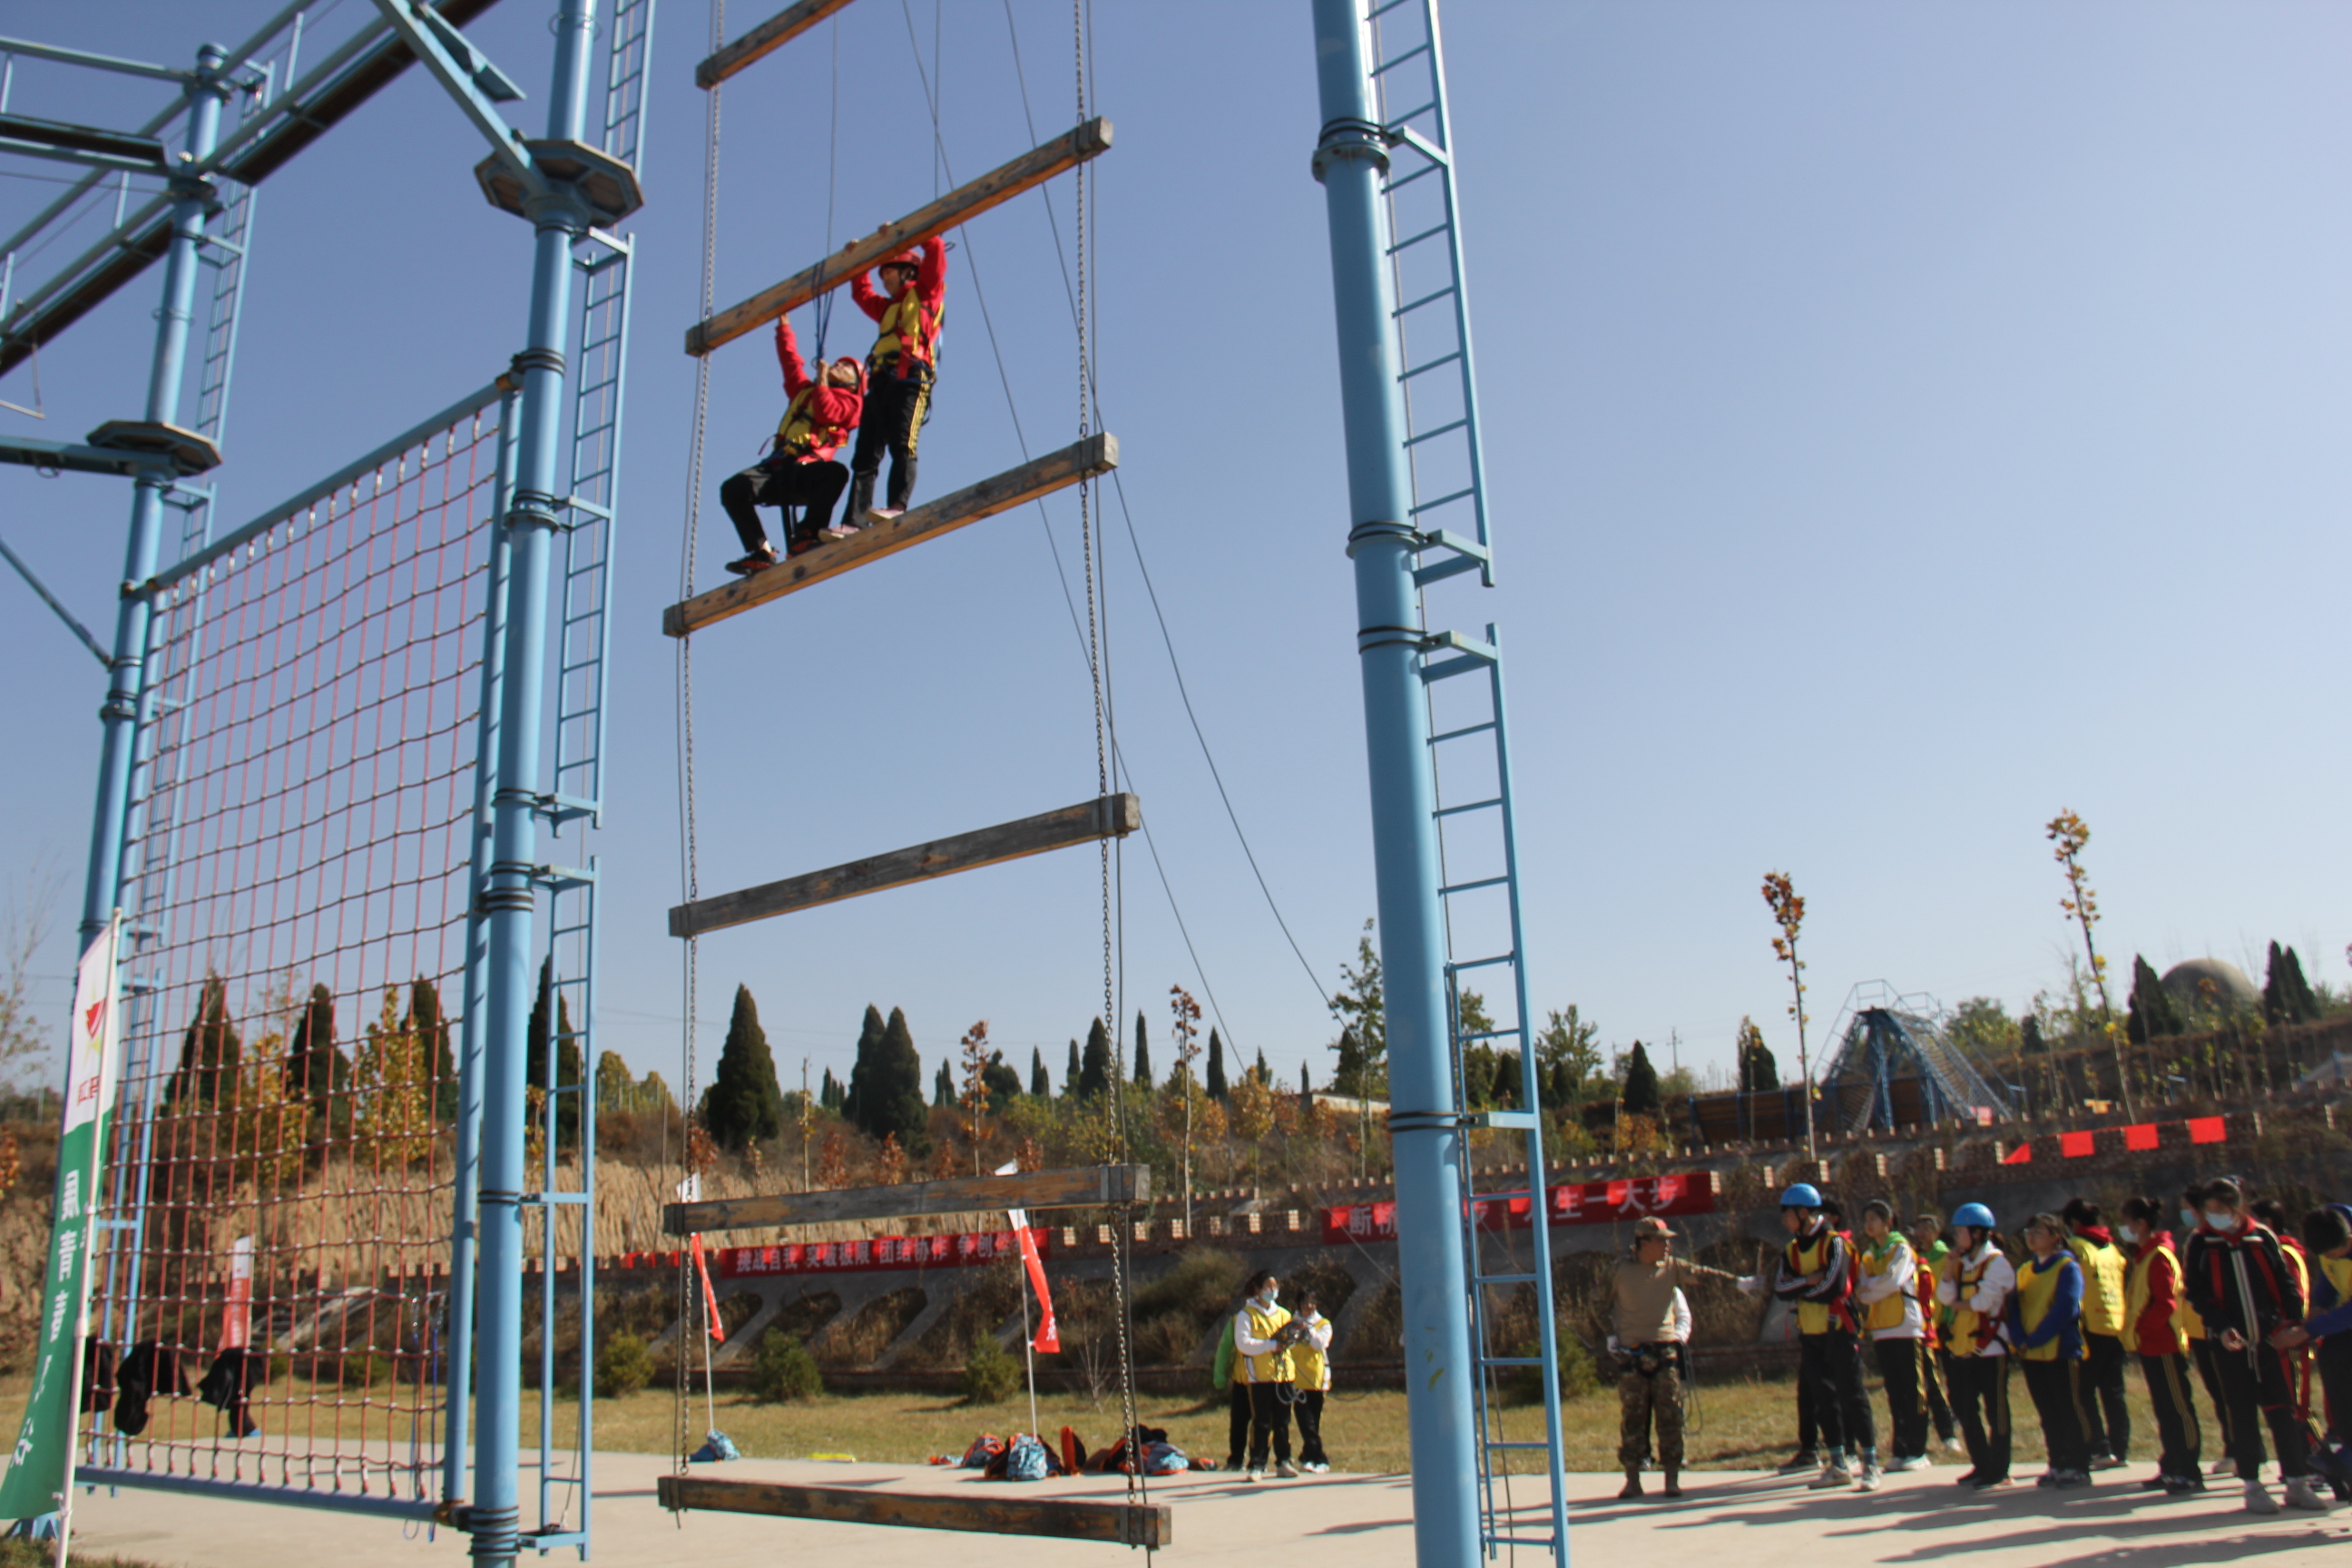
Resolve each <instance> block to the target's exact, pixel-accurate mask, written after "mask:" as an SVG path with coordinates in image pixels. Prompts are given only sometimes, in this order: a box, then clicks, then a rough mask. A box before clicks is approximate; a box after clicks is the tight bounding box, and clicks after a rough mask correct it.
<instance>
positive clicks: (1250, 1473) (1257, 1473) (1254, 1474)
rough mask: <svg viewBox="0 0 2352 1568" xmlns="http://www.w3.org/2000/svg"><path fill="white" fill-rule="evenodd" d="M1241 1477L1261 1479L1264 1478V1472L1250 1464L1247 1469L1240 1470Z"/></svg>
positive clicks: (1248, 1479) (1254, 1479) (1246, 1479)
mask: <svg viewBox="0 0 2352 1568" xmlns="http://www.w3.org/2000/svg"><path fill="white" fill-rule="evenodd" d="M1242 1479H1244V1480H1245V1481H1262V1480H1264V1479H1265V1471H1264V1470H1261V1469H1259V1468H1257V1467H1256V1466H1255V1465H1252V1466H1251V1467H1250V1468H1248V1469H1246V1470H1244V1471H1243V1472H1242Z"/></svg>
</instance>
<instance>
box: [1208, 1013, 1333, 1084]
mask: <svg viewBox="0 0 2352 1568" xmlns="http://www.w3.org/2000/svg"><path fill="white" fill-rule="evenodd" d="M1306 1070H1307V1069H1306V1068H1299V1071H1301V1072H1305V1071H1306ZM1202 1087H1203V1088H1205V1089H1207V1090H1208V1091H1209V1098H1210V1099H1211V1100H1223V1099H1224V1098H1225V1095H1226V1093H1227V1092H1228V1091H1227V1089H1226V1085H1225V1042H1224V1041H1223V1040H1221V1039H1219V1038H1218V1037H1217V1026H1215V1025H1214V1024H1212V1025H1210V1026H1209V1071H1208V1076H1207V1079H1205V1080H1204V1082H1203V1084H1202Z"/></svg>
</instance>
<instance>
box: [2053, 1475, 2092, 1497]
mask: <svg viewBox="0 0 2352 1568" xmlns="http://www.w3.org/2000/svg"><path fill="white" fill-rule="evenodd" d="M2050 1484H2051V1485H2052V1486H2053V1487H2055V1488H2057V1489H2059V1490H2060V1491H2062V1492H2063V1491H2072V1490H2074V1489H2075V1488H2076V1487H2087V1486H2089V1485H2090V1484H2091V1472H2090V1471H2088V1470H2061V1471H2059V1472H2058V1479H2056V1480H2054V1481H2053V1482H2051V1483H2050Z"/></svg>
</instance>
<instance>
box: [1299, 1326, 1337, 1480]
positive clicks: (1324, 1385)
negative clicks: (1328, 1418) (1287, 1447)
mask: <svg viewBox="0 0 2352 1568" xmlns="http://www.w3.org/2000/svg"><path fill="white" fill-rule="evenodd" d="M1291 1321H1292V1322H1293V1323H1295V1324H1296V1325H1297V1327H1298V1328H1299V1330H1300V1331H1301V1333H1300V1335H1299V1338H1298V1340H1297V1342H1296V1343H1294V1344H1293V1345H1292V1346H1291V1347H1290V1365H1291V1370H1292V1372H1293V1373H1295V1374H1296V1376H1295V1378H1294V1379H1293V1381H1294V1382H1295V1384H1297V1390H1298V1400H1297V1405H1298V1410H1297V1414H1298V1468H1300V1469H1302V1470H1305V1471H1307V1473H1309V1474H1310V1475H1318V1476H1321V1475H1328V1474H1329V1473H1330V1469H1331V1457H1330V1456H1329V1455H1328V1454H1326V1453H1325V1452H1324V1451H1323V1396H1324V1394H1328V1393H1329V1392H1330V1389H1331V1320H1330V1319H1328V1318H1327V1317H1325V1316H1324V1315H1323V1311H1322V1303H1321V1302H1319V1301H1318V1300H1316V1299H1315V1292H1314V1291H1312V1290H1309V1291H1307V1293H1306V1294H1305V1295H1303V1296H1301V1297H1299V1298H1298V1316H1297V1317H1296V1318H1294V1319H1292V1320H1291Z"/></svg>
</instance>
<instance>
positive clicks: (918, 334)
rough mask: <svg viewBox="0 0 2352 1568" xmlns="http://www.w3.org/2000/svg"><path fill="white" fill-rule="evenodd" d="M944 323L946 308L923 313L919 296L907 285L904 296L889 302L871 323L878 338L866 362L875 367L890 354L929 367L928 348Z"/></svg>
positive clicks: (943, 305) (937, 336)
mask: <svg viewBox="0 0 2352 1568" xmlns="http://www.w3.org/2000/svg"><path fill="white" fill-rule="evenodd" d="M946 321H947V307H946V305H945V304H944V303H942V304H941V306H940V309H939V310H925V309H923V300H922V296H921V295H920V294H919V292H918V291H917V290H916V289H915V286H914V285H913V284H911V283H910V284H908V286H907V291H906V292H905V293H904V294H901V295H899V296H898V298H897V299H895V300H891V301H890V303H889V304H888V305H887V307H886V308H885V309H884V310H883V311H882V318H881V320H880V321H877V322H876V323H875V325H876V328H877V331H878V332H879V334H880V335H879V336H877V337H876V338H875V340H874V352H873V353H872V354H870V355H868V356H867V358H868V360H869V361H870V363H873V364H875V365H877V366H878V365H880V364H881V363H882V362H883V361H884V360H886V359H888V358H889V357H890V356H891V355H892V354H897V355H898V356H899V357H900V358H901V359H902V360H910V361H919V362H920V363H924V364H929V363H931V345H932V344H933V342H936V341H937V340H938V338H939V335H940V327H941V326H942V325H944V324H945V323H946Z"/></svg>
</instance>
